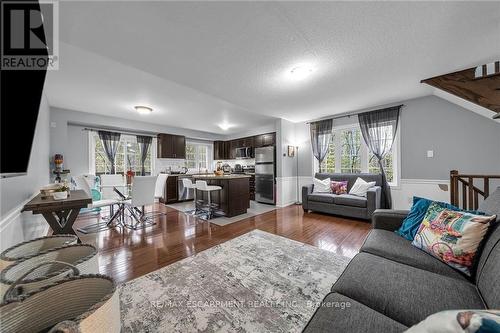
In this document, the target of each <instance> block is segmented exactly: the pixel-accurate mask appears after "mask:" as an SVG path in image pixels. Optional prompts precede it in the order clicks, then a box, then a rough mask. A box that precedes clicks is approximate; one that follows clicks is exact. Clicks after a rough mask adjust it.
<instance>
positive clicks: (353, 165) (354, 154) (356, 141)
mask: <svg viewBox="0 0 500 333" xmlns="http://www.w3.org/2000/svg"><path fill="white" fill-rule="evenodd" d="M340 140H341V144H342V155H341V162H340V163H341V172H342V173H361V156H360V149H361V130H360V129H359V128H351V129H346V130H342V131H341V132H340Z"/></svg>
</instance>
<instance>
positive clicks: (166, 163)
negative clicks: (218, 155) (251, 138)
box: [155, 158, 255, 174]
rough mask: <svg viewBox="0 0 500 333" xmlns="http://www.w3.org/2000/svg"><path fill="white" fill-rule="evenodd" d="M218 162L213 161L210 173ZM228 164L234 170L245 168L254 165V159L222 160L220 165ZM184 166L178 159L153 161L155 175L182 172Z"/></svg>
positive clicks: (183, 162)
mask: <svg viewBox="0 0 500 333" xmlns="http://www.w3.org/2000/svg"><path fill="white" fill-rule="evenodd" d="M217 162H218V161H213V162H212V165H211V166H210V170H208V171H212V170H214V169H215V166H216V163H217ZM226 163H227V164H229V165H230V166H231V168H233V169H234V166H235V165H236V164H241V166H247V165H255V159H254V158H246V159H241V160H223V161H222V164H226ZM185 165H186V162H185V160H180V159H171V158H157V159H156V160H155V170H156V173H157V174H158V173H160V172H166V171H167V170H169V168H170V170H172V171H182V169H183V168H184V166H185ZM195 171H197V170H190V173H192V172H195Z"/></svg>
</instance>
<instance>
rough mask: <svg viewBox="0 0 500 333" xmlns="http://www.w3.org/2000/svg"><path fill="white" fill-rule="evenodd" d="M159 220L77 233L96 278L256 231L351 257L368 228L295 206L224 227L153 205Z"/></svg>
mask: <svg viewBox="0 0 500 333" xmlns="http://www.w3.org/2000/svg"><path fill="white" fill-rule="evenodd" d="M154 209H155V210H156V211H162V212H164V213H165V215H163V216H160V217H158V218H156V225H154V226H153V227H148V228H145V229H141V230H128V229H125V230H121V229H119V228H116V229H113V230H105V231H102V232H99V233H93V234H87V235H85V234H81V233H79V236H80V238H81V239H82V241H83V242H84V243H90V244H93V245H95V246H96V247H97V249H98V251H99V269H100V272H101V273H102V274H107V275H109V276H112V277H113V278H115V280H116V281H117V282H125V281H128V280H131V279H133V278H136V277H139V276H141V275H144V274H146V273H149V272H152V271H154V270H157V269H158V268H161V267H164V266H166V265H169V264H171V263H173V262H176V261H178V260H181V259H183V258H186V257H189V256H192V255H194V254H196V253H199V252H201V251H203V250H206V249H208V248H210V247H212V246H215V245H217V244H220V243H223V242H225V241H227V240H230V239H232V238H235V237H238V236H240V235H242V234H244V233H247V232H249V231H251V230H254V229H260V230H263V231H267V232H269V233H273V234H276V235H280V236H283V237H287V238H290V239H293V240H296V241H299V242H303V243H307V244H310V245H313V246H316V247H319V248H321V249H325V250H328V251H332V252H335V253H337V254H341V255H344V256H348V257H353V256H354V255H355V254H356V253H357V252H358V250H359V248H360V247H361V245H362V243H363V241H364V239H365V237H366V235H367V234H368V231H369V230H370V224H369V223H368V222H364V221H358V220H353V219H347V218H341V217H334V216H329V215H322V214H317V213H307V214H304V213H303V211H302V207H301V206H296V205H293V206H289V207H286V208H281V209H277V210H275V211H272V212H269V213H265V214H262V215H258V216H254V217H251V218H248V219H245V220H242V221H239V222H236V223H233V224H230V225H227V226H224V227H220V226H217V225H214V224H210V225H209V224H208V223H207V222H206V221H202V220H199V219H196V218H194V217H192V216H187V215H185V214H184V213H182V212H179V211H177V210H175V209H172V208H169V207H166V206H164V205H163V204H157V205H155V207H154ZM99 218H100V217H99V215H98V214H86V215H81V216H80V217H79V218H78V220H77V221H76V222H75V229H76V228H78V227H81V226H84V225H87V224H90V223H96V222H97V221H98V220H99Z"/></svg>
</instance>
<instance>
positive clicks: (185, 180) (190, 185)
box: [182, 178, 198, 215]
mask: <svg viewBox="0 0 500 333" xmlns="http://www.w3.org/2000/svg"><path fill="white" fill-rule="evenodd" d="M182 186H183V187H184V188H185V189H186V191H189V190H190V189H193V190H194V196H193V199H194V209H193V210H188V211H186V212H185V213H186V214H190V215H196V213H198V201H197V200H196V184H193V182H192V181H191V179H189V178H182Z"/></svg>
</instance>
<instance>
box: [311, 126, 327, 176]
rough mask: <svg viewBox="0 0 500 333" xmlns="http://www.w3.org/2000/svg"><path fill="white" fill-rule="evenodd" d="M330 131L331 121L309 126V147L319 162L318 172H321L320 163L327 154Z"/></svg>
mask: <svg viewBox="0 0 500 333" xmlns="http://www.w3.org/2000/svg"><path fill="white" fill-rule="evenodd" d="M332 129H333V119H325V120H321V121H316V122H314V123H311V124H310V130H311V146H312V151H313V155H314V157H315V158H316V159H317V160H318V162H319V172H322V170H321V162H323V160H324V159H325V156H326V154H327V153H328V145H329V144H330V140H331V138H332Z"/></svg>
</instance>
